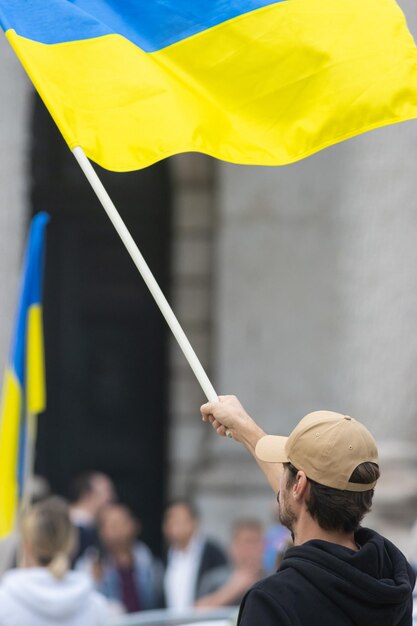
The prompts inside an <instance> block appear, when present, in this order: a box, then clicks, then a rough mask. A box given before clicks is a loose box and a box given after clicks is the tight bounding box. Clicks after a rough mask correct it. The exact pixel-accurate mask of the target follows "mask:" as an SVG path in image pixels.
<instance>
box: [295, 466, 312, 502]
mask: <svg viewBox="0 0 417 626" xmlns="http://www.w3.org/2000/svg"><path fill="white" fill-rule="evenodd" d="M307 488H308V478H307V476H306V475H305V472H303V470H298V472H297V476H296V477H295V482H294V484H293V486H292V493H293V497H294V500H301V498H303V497H304V496H305V495H306V491H307Z"/></svg>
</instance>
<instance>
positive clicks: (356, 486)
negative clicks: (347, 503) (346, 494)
mask: <svg viewBox="0 0 417 626" xmlns="http://www.w3.org/2000/svg"><path fill="white" fill-rule="evenodd" d="M375 485H376V480H374V482H373V483H368V484H364V483H351V482H348V483H347V485H346V488H345V490H346V491H370V490H371V489H374V487H375Z"/></svg>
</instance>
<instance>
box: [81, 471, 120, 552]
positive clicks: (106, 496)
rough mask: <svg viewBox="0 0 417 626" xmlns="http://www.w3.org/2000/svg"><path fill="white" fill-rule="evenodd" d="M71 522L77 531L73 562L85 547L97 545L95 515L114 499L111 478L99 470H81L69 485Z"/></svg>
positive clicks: (114, 494)
mask: <svg viewBox="0 0 417 626" xmlns="http://www.w3.org/2000/svg"><path fill="white" fill-rule="evenodd" d="M70 497H71V505H70V516H71V522H72V523H73V524H74V526H75V527H76V529H77V531H78V541H77V546H76V549H75V552H74V557H73V562H74V563H75V561H76V560H77V559H78V558H79V557H80V556H82V555H83V554H84V552H85V551H86V550H87V548H90V547H96V548H97V547H98V535H97V516H98V513H99V511H100V510H101V509H102V508H103V507H104V506H106V505H107V504H109V503H110V502H113V501H114V500H115V499H116V493H115V489H114V485H113V482H112V480H111V479H110V478H109V477H108V476H106V474H102V473H101V472H83V473H82V474H79V475H78V476H76V477H75V478H74V480H73V481H72V483H71V486H70Z"/></svg>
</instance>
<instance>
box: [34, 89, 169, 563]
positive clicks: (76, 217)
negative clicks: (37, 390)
mask: <svg viewBox="0 0 417 626" xmlns="http://www.w3.org/2000/svg"><path fill="white" fill-rule="evenodd" d="M31 168H32V196H31V199H32V207H33V212H34V213H36V212H38V211H40V210H44V211H48V212H49V213H50V215H51V222H50V225H49V226H48V238H47V260H46V273H45V299H44V310H45V315H44V325H45V349H46V367H47V384H48V389H47V393H48V408H47V411H46V413H45V414H44V415H42V416H41V418H40V424H39V437H38V448H37V464H36V470H37V472H38V473H39V474H41V475H44V476H46V477H47V478H48V480H49V481H50V483H51V485H52V488H53V490H54V491H55V492H58V493H61V494H64V495H68V485H69V482H70V480H71V478H72V477H73V476H74V475H75V474H77V473H78V472H80V471H84V470H88V469H97V470H100V471H104V472H106V473H108V474H109V475H110V476H111V477H112V478H113V480H114V481H115V483H116V486H117V490H118V493H119V496H120V499H121V500H123V501H125V502H127V503H128V504H129V505H130V506H131V507H132V508H133V509H134V510H135V512H136V513H137V514H139V516H140V518H141V519H142V522H143V529H144V530H143V539H144V540H145V541H147V542H148V543H149V544H150V546H151V547H152V548H153V549H154V550H157V551H159V548H160V519H161V509H162V505H163V499H164V495H165V460H166V449H165V432H166V419H167V406H166V398H167V341H168V331H167V328H166V327H165V322H164V320H163V318H162V316H161V314H160V312H159V310H158V309H157V307H156V305H155V303H154V301H153V299H152V297H151V296H150V294H149V292H148V290H147V288H146V286H145V285H144V283H143V281H142V279H141V277H140V276H139V274H138V272H137V270H136V268H135V267H134V265H133V263H132V261H131V259H130V257H129V255H128V253H127V252H126V250H125V249H124V246H123V244H122V243H121V241H120V239H119V238H118V235H117V234H116V232H115V231H114V229H113V227H112V225H111V224H110V221H109V220H108V218H107V216H106V215H105V213H104V210H103V209H102V208H101V205H100V204H99V202H98V200H97V199H96V197H95V195H94V193H93V192H92V190H91V188H90V186H89V184H88V183H87V181H86V179H85V178H84V175H83V174H82V173H81V171H80V169H79V167H78V165H77V163H76V161H75V159H74V157H73V156H72V155H71V153H70V151H69V150H68V147H67V146H66V144H65V142H64V140H63V139H62V138H61V136H60V134H59V132H58V130H57V129H56V127H55V125H54V123H53V122H52V120H51V118H50V116H49V114H48V113H47V111H46V109H45V107H44V105H43V104H42V102H41V101H40V100H39V99H38V98H35V100H34V109H33V123H32V152H31ZM96 169H97V171H98V173H99V176H100V178H101V180H102V181H103V183H104V185H105V187H106V188H107V190H108V192H109V194H110V196H111V197H112V199H113V201H114V202H115V205H116V206H117V208H118V209H119V211H120V213H121V215H122V217H123V219H124V220H125V222H126V224H127V226H128V228H129V229H130V231H131V233H132V235H133V237H134V239H135V241H136V242H137V244H138V245H139V248H140V249H141V251H142V253H143V254H144V256H145V259H146V260H147V262H148V263H149V265H150V267H151V269H152V271H153V272H154V274H155V276H156V278H157V280H158V281H159V283H160V285H161V287H162V289H163V290H164V292H165V293H167V289H168V286H169V266H168V264H169V247H170V246H169V243H170V180H169V168H168V163H167V162H162V163H159V164H157V165H155V166H153V167H150V168H147V169H146V170H143V171H139V172H133V173H128V174H116V173H112V172H108V171H105V170H102V169H100V168H98V167H97V168H96Z"/></svg>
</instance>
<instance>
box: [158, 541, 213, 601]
mask: <svg viewBox="0 0 417 626" xmlns="http://www.w3.org/2000/svg"><path fill="white" fill-rule="evenodd" d="M203 546H204V540H203V539H202V537H200V536H199V535H194V537H193V538H192V539H191V541H190V543H189V544H188V546H187V547H186V549H185V550H177V549H174V548H171V550H170V551H169V553H168V565H167V569H166V572H165V579H164V589H165V598H166V604H167V608H168V609H175V610H182V609H188V608H190V607H192V606H193V604H194V600H195V591H196V584H197V576H198V570H199V568H200V562H201V555H202V552H203Z"/></svg>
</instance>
